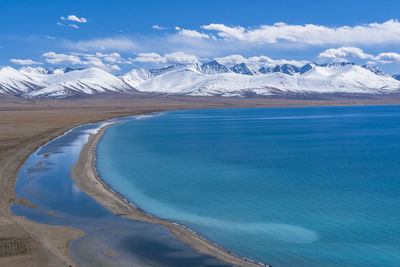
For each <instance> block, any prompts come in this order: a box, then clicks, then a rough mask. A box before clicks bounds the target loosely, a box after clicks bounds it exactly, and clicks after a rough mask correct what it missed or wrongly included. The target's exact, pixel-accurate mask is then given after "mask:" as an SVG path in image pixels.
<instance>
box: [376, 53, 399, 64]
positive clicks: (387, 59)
mask: <svg viewBox="0 0 400 267" xmlns="http://www.w3.org/2000/svg"><path fill="white" fill-rule="evenodd" d="M375 60H376V61H378V62H380V63H383V64H386V63H400V54H398V53H394V52H390V53H380V54H379V55H377V56H376V57H375Z"/></svg>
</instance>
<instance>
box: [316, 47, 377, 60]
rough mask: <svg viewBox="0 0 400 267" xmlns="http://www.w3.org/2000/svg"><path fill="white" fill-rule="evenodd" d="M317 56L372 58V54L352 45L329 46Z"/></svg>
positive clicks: (328, 57)
mask: <svg viewBox="0 0 400 267" xmlns="http://www.w3.org/2000/svg"><path fill="white" fill-rule="evenodd" d="M318 57H319V58H326V59H333V60H337V59H347V58H360V59H373V58H374V56H373V55H370V54H367V53H365V52H364V51H363V50H362V49H361V48H358V47H354V46H342V47H339V48H330V49H327V50H325V51H323V52H321V53H320V54H319V55H318Z"/></svg>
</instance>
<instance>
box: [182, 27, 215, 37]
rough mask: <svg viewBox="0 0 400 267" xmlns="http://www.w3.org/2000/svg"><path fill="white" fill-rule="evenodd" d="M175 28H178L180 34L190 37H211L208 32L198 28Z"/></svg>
mask: <svg viewBox="0 0 400 267" xmlns="http://www.w3.org/2000/svg"><path fill="white" fill-rule="evenodd" d="M175 30H177V31H178V33H179V34H180V35H183V36H186V37H190V38H203V39H209V38H210V36H209V35H208V34H205V33H201V32H198V31H196V30H187V29H181V28H180V27H175Z"/></svg>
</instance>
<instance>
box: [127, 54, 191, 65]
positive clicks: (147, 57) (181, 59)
mask: <svg viewBox="0 0 400 267" xmlns="http://www.w3.org/2000/svg"><path fill="white" fill-rule="evenodd" d="M132 60H133V61H135V62H144V63H181V64H190V63H197V62H199V60H198V58H197V57H196V56H194V55H189V54H185V53H184V52H174V53H169V54H168V53H167V54H164V56H161V55H160V54H157V53H154V52H152V53H139V54H138V56H137V57H136V58H134V59H132Z"/></svg>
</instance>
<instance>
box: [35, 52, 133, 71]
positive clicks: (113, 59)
mask: <svg viewBox="0 0 400 267" xmlns="http://www.w3.org/2000/svg"><path fill="white" fill-rule="evenodd" d="M42 56H43V57H45V58H46V59H45V60H46V62H47V63H49V64H53V65H82V66H88V67H97V68H101V69H104V70H106V71H114V70H121V68H120V67H119V65H118V64H132V60H131V59H125V58H123V57H121V55H120V54H119V53H116V52H112V53H109V54H106V53H100V52H97V53H79V52H72V53H68V54H61V53H60V54H59V53H55V52H46V53H44V54H43V55H42Z"/></svg>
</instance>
